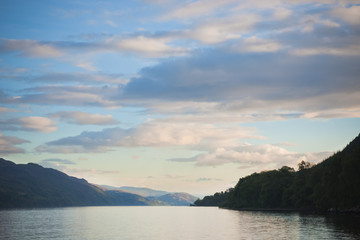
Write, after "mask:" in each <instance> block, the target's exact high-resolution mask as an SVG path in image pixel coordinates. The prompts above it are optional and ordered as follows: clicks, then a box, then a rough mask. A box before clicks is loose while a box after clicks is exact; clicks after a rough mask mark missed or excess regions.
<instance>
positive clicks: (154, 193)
mask: <svg viewBox="0 0 360 240" xmlns="http://www.w3.org/2000/svg"><path fill="white" fill-rule="evenodd" d="M101 187H103V188H105V189H109V190H120V191H124V192H128V193H133V194H137V195H140V196H143V197H159V196H162V195H165V194H169V192H166V191H160V190H154V189H150V188H139V187H128V186H124V187H112V186H108V185H101Z"/></svg>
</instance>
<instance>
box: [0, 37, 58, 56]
mask: <svg viewBox="0 0 360 240" xmlns="http://www.w3.org/2000/svg"><path fill="white" fill-rule="evenodd" d="M11 51H15V52H19V53H20V55H23V56H26V57H38V58H56V57H61V56H63V55H64V52H62V51H61V50H60V49H58V48H56V47H55V46H53V45H51V44H48V43H41V42H38V41H35V40H17V39H3V40H1V42H0V52H11Z"/></svg>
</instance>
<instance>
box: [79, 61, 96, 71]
mask: <svg viewBox="0 0 360 240" xmlns="http://www.w3.org/2000/svg"><path fill="white" fill-rule="evenodd" d="M75 66H77V67H80V68H84V69H86V70H89V71H93V72H94V71H97V70H98V69H97V68H96V67H95V66H94V63H92V62H78V63H76V64H75Z"/></svg>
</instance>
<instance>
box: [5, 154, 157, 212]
mask: <svg viewBox="0 0 360 240" xmlns="http://www.w3.org/2000/svg"><path fill="white" fill-rule="evenodd" d="M149 204H151V202H150V201H149V200H147V199H146V198H144V197H141V196H138V195H135V194H130V193H125V192H124V193H120V192H118V191H104V190H103V189H101V188H99V187H97V186H95V185H92V184H89V183H88V182H87V181H86V180H85V179H78V178H75V177H70V176H68V175H66V174H65V173H62V172H60V171H57V170H55V169H51V168H43V167H41V166H39V165H37V164H33V163H29V164H15V163H13V162H10V161H6V160H4V159H2V158H0V208H14V207H16V208H27V207H63V206H108V205H149Z"/></svg>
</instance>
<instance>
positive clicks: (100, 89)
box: [13, 85, 120, 107]
mask: <svg viewBox="0 0 360 240" xmlns="http://www.w3.org/2000/svg"><path fill="white" fill-rule="evenodd" d="M25 90H26V91H25V92H26V93H25V94H24V95H23V96H21V97H18V98H16V99H15V100H13V101H16V102H18V103H26V104H30V103H32V104H46V105H48V104H52V105H65V106H103V107H120V105H119V104H118V103H117V102H115V101H113V100H112V98H113V97H114V94H117V93H118V91H119V87H118V86H107V85H104V86H96V85H95V86H92V85H78V86H61V85H45V86H42V87H33V88H28V89H25Z"/></svg>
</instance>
